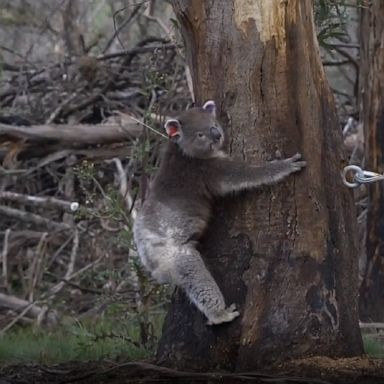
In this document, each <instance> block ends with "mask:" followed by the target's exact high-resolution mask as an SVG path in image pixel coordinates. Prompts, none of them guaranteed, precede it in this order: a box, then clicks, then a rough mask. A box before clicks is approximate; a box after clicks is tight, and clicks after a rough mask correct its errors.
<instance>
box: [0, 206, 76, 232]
mask: <svg viewBox="0 0 384 384" xmlns="http://www.w3.org/2000/svg"><path fill="white" fill-rule="evenodd" d="M0 213H1V214H3V215H5V216H8V217H11V218H13V219H18V220H21V221H24V222H26V223H33V224H36V225H43V226H45V227H47V228H49V229H51V230H56V231H63V230H68V229H71V226H70V225H68V224H64V223H58V222H56V221H52V220H49V219H46V218H45V217H43V216H40V215H36V214H34V213H31V212H23V211H20V210H18V209H14V208H10V207H5V206H3V205H0Z"/></svg>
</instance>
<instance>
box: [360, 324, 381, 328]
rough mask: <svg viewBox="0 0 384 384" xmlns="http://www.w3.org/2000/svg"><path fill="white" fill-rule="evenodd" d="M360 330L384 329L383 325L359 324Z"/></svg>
mask: <svg viewBox="0 0 384 384" xmlns="http://www.w3.org/2000/svg"><path fill="white" fill-rule="evenodd" d="M359 325H360V328H361V329H367V328H376V329H384V323H359Z"/></svg>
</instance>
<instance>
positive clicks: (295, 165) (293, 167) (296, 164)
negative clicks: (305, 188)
mask: <svg viewBox="0 0 384 384" xmlns="http://www.w3.org/2000/svg"><path fill="white" fill-rule="evenodd" d="M300 159H301V154H300V153H296V154H295V155H293V156H292V157H290V158H288V159H285V160H283V161H284V162H285V163H288V164H289V169H290V171H291V172H297V171H300V170H301V169H303V168H304V167H305V166H306V165H307V163H306V162H305V161H299V160H300Z"/></svg>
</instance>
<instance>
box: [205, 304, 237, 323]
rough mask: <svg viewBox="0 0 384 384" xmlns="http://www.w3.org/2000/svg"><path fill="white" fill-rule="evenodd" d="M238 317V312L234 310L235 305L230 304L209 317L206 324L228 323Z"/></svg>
mask: <svg viewBox="0 0 384 384" xmlns="http://www.w3.org/2000/svg"><path fill="white" fill-rule="evenodd" d="M239 315H240V312H239V311H237V310H236V304H231V305H230V306H229V307H227V308H225V309H224V310H223V311H221V312H219V313H216V314H214V315H212V316H209V318H208V321H207V324H208V325H214V324H221V323H228V322H230V321H232V320H233V319H235V318H236V317H237V316H239Z"/></svg>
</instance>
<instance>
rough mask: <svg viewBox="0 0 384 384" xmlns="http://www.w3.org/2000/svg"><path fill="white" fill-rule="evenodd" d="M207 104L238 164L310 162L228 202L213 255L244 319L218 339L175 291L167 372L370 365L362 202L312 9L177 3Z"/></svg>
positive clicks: (297, 0) (219, 330)
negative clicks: (332, 361) (313, 363)
mask: <svg viewBox="0 0 384 384" xmlns="http://www.w3.org/2000/svg"><path fill="white" fill-rule="evenodd" d="M173 5H174V9H175V12H176V14H177V17H178V20H179V22H180V25H181V27H182V33H183V36H184V39H185V42H186V47H187V48H186V49H187V53H188V55H189V64H190V68H191V71H192V77H193V85H194V91H195V96H196V100H197V101H198V102H202V101H204V100H206V99H215V100H216V101H217V104H218V106H219V109H220V115H219V116H220V119H221V121H222V123H223V125H224V126H225V127H226V129H227V136H228V151H229V152H230V153H231V155H232V156H235V157H236V156H238V157H242V158H243V159H245V160H247V161H249V162H250V163H254V162H257V161H259V160H271V159H272V158H273V157H274V154H275V152H276V150H278V151H280V152H281V153H282V154H283V156H289V155H292V154H294V153H295V152H301V153H303V155H304V158H305V159H306V161H307V164H308V165H307V169H306V170H305V171H304V172H303V173H300V174H298V175H297V176H294V177H291V178H290V179H289V180H288V181H287V182H285V183H283V184H281V185H277V186H274V187H272V188H265V189H264V190H261V191H257V192H256V191H255V192H250V193H246V194H242V195H238V196H236V197H235V198H233V199H226V200H223V201H220V202H219V203H218V207H217V212H216V214H215V217H214V218H213V220H212V223H211V225H210V230H209V233H208V234H207V236H206V238H205V239H204V241H203V244H202V253H203V255H205V261H206V263H207V265H208V267H209V268H210V270H211V271H212V274H213V275H214V277H215V278H216V280H217V282H218V284H219V286H220V287H221V288H222V290H223V292H224V296H225V298H226V300H227V303H228V304H230V303H232V302H235V303H238V304H239V305H240V310H241V318H239V319H236V320H235V321H234V322H232V323H230V324H229V325H222V326H214V327H209V326H206V325H205V319H204V318H203V316H202V315H201V314H200V313H198V311H197V310H196V309H195V308H194V307H193V306H192V305H191V304H190V303H189V302H188V300H187V299H186V298H185V296H184V295H183V293H182V292H176V294H175V295H174V297H173V301H172V304H171V308H170V311H169V313H168V315H167V318H166V321H165V326H164V332H163V336H162V339H161V341H160V344H159V349H158V359H159V361H161V362H163V363H164V364H168V365H172V366H176V367H178V368H188V369H198V370H201V369H215V368H218V367H221V368H227V369H236V370H245V369H250V368H255V367H263V366H264V364H266V363H269V362H271V361H283V360H286V359H289V358H296V357H303V356H308V355H313V354H320V355H326V356H351V355H358V354H360V353H361V352H362V342H361V335H360V331H359V327H358V314H357V307H358V306H357V302H358V300H357V291H358V285H357V284H358V281H357V276H358V271H357V247H356V224H355V210H354V204H353V199H352V195H351V192H350V191H348V190H347V189H346V188H345V187H344V186H343V184H342V182H341V177H340V170H341V169H342V167H343V165H344V164H346V160H345V158H344V154H343V150H342V140H341V134H340V132H339V128H338V123H337V116H336V113H335V107H334V102H333V98H332V94H331V92H330V89H329V87H328V83H327V80H326V77H325V74H324V70H323V67H322V64H321V61H320V56H319V51H318V44H317V40H316V35H315V31H314V23H313V11H312V3H311V1H301V0H289V1H270V0H259V1H238V0H234V1H233V2H222V1H219V0H195V1H187V0H174V1H173Z"/></svg>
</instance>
